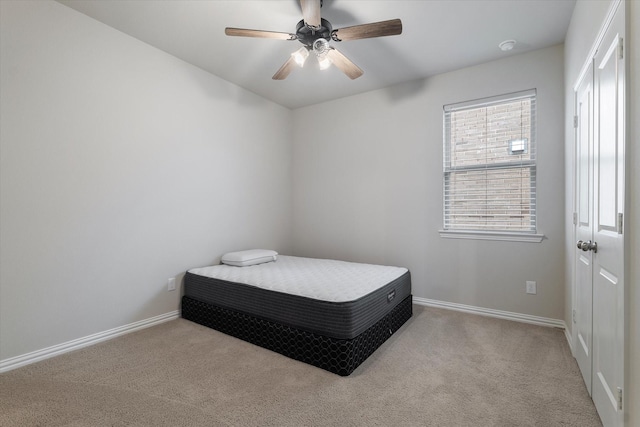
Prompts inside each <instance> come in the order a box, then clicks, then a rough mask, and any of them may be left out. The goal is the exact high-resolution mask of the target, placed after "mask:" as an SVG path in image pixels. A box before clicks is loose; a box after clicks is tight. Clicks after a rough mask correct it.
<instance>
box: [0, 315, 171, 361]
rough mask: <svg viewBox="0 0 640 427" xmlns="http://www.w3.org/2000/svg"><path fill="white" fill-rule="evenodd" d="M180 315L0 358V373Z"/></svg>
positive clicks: (156, 318)
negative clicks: (7, 357)
mask: <svg viewBox="0 0 640 427" xmlns="http://www.w3.org/2000/svg"><path fill="white" fill-rule="evenodd" d="M178 317H180V312H179V311H178V310H176V311H171V312H169V313H165V314H161V315H159V316H155V317H150V318H148V319H144V320H140V321H138V322H134V323H130V324H128V325H124V326H120V327H118V328H113V329H109V330H108V331H104V332H98V333H97V334H93V335H89V336H86V337H83V338H78V339H75V340H72V341H67V342H65V343H62V344H57V345H54V346H51V347H47V348H43V349H42V350H36V351H32V352H31V353H27V354H23V355H21V356H16V357H11V358H9V359H4V360H0V373H2V372H6V371H10V370H12V369H16V368H19V367H21V366H25V365H29V364H31V363H35V362H39V361H40V360H44V359H49V358H50V357H54V356H58V355H61V354H64V353H68V352H70V351H74V350H78V349H81V348H83V347H88V346H90V345H93V344H97V343H99V342H101V341H106V340H110V339H112V338H115V337H118V336H120V335H124V334H128V333H131V332H135V331H138V330H140V329H144V328H148V327H150V326H155V325H159V324H160V323H164V322H168V321H169V320H174V319H177V318H178Z"/></svg>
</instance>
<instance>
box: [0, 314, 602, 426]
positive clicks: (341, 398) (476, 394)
mask: <svg viewBox="0 0 640 427" xmlns="http://www.w3.org/2000/svg"><path fill="white" fill-rule="evenodd" d="M0 425H1V426H398V427H399V426H545V427H546V426H580V427H588V426H599V425H601V424H600V421H599V419H598V416H597V414H596V412H595V409H594V406H593V404H592V403H591V400H590V398H589V396H588V394H587V391H586V389H585V387H584V384H583V382H582V379H581V377H580V373H579V371H578V368H577V365H576V362H575V360H574V359H573V358H572V356H571V353H570V351H569V348H568V346H567V343H566V341H565V338H564V334H563V332H562V331H561V330H558V329H553V328H545V327H539V326H533V325H526V324H521V323H515V322H510V321H505V320H498V319H491V318H485V317H479V316H473V315H468V314H462V313H457V312H453V311H447V310H439V309H432V308H423V307H419V306H414V317H413V318H412V319H411V320H409V322H408V323H407V324H406V325H404V326H403V327H402V328H401V329H400V330H399V331H398V332H397V333H396V334H395V335H394V336H393V337H391V338H390V339H389V341H387V342H386V343H385V344H383V345H382V347H380V348H379V349H378V350H377V351H376V352H375V353H374V354H373V355H372V356H371V357H370V358H369V359H368V360H367V361H365V362H364V363H363V364H362V365H361V366H360V367H359V368H358V369H357V370H356V371H355V372H354V373H353V374H351V376H349V377H339V376H337V375H334V374H331V373H329V372H326V371H323V370H321V369H318V368H315V367H312V366H309V365H306V364H303V363H301V362H296V361H294V360H291V359H289V358H286V357H284V356H281V355H279V354H276V353H273V352H271V351H268V350H264V349H262V348H259V347H256V346H253V345H251V344H248V343H245V342H243V341H240V340H237V339H235V338H232V337H229V336H226V335H224V334H221V333H219V332H217V331H214V330H212V329H208V328H205V327H203V326H200V325H197V324H194V323H191V322H189V321H186V320H183V319H179V320H174V321H171V322H167V323H165V324H162V325H159V326H155V327H152V328H149V329H145V330H142V331H139V332H136V333H133V334H129V335H126V336H122V337H119V338H116V339H114V340H111V341H108V342H104V343H101V344H98V345H95V346H92V347H89V348H85V349H82V350H78V351H76V352H73V353H69V354H66V355H63V356H59V357H57V358H53V359H49V360H46V361H43V362H40V363H37V364H33V365H30V366H27V367H24V368H20V369H17V370H14V371H10V372H7V373H5V374H2V375H0Z"/></svg>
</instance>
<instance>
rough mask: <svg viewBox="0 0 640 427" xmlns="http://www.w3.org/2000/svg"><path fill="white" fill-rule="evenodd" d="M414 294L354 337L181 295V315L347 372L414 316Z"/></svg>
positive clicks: (335, 371)
mask: <svg viewBox="0 0 640 427" xmlns="http://www.w3.org/2000/svg"><path fill="white" fill-rule="evenodd" d="M411 298H412V297H411V295H409V296H408V297H407V298H405V299H404V300H403V301H402V302H400V303H399V304H398V305H397V306H396V307H395V308H394V309H393V310H391V311H390V312H389V313H388V314H387V315H386V316H385V317H383V318H382V319H380V320H379V321H378V322H376V323H375V324H374V325H373V326H371V327H369V328H368V329H367V330H365V331H364V332H363V333H361V334H360V335H358V336H357V337H355V338H352V339H336V338H330V337H326V336H323V335H318V334H315V333H312V332H308V331H305V330H301V329H296V328H294V327H291V326H286V325H282V324H280V323H276V322H272V321H269V320H265V319H260V318H257V317H253V316H251V315H249V314H246V313H241V312H239V311H235V310H229V309H226V308H222V307H218V306H216V305H212V304H208V303H206V302H202V301H199V300H196V299H193V298H190V297H188V296H183V297H182V317H183V318H185V319H187V320H191V321H193V322H196V323H199V324H201V325H204V326H208V327H209V328H213V329H216V330H218V331H220V332H224V333H225V334H227V335H231V336H234V337H236V338H240V339H242V340H244V341H247V342H250V343H252V344H255V345H258V346H260V347H264V348H266V349H269V350H272V351H275V352H277V353H280V354H283V355H285V356H287V357H290V358H292V359H295V360H299V361H301V362H305V363H308V364H310V365H313V366H317V367H318V368H322V369H325V370H327V371H329V372H333V373H334V374H338V375H341V376H347V375H349V374H351V373H352V372H353V371H354V370H355V369H356V368H357V367H358V366H359V365H360V364H361V363H362V362H364V361H365V360H366V359H367V358H368V357H369V356H371V354H373V352H374V351H376V349H377V348H378V347H380V346H381V345H382V343H384V342H385V341H386V340H387V339H388V338H389V337H390V336H391V335H392V334H393V333H394V332H395V331H397V330H398V329H400V327H401V326H402V325H403V324H404V323H405V322H406V321H407V320H409V318H411V316H412V314H413V308H412V304H411V301H412V299H411Z"/></svg>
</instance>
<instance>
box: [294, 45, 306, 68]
mask: <svg viewBox="0 0 640 427" xmlns="http://www.w3.org/2000/svg"><path fill="white" fill-rule="evenodd" d="M291 56H292V57H293V60H294V61H296V64H298V65H299V66H300V67H302V66H303V65H304V61H306V60H307V57H308V56H309V51H308V50H307V48H306V47H301V48H300V49H298V50H296V51H295V52H293V53H292V54H291Z"/></svg>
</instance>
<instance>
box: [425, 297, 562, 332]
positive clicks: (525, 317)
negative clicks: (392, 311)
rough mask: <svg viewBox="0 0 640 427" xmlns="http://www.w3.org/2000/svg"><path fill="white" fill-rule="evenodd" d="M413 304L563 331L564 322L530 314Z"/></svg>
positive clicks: (430, 302) (427, 302) (437, 303)
mask: <svg viewBox="0 0 640 427" xmlns="http://www.w3.org/2000/svg"><path fill="white" fill-rule="evenodd" d="M413 303H414V304H418V305H424V306H427V307H436V308H444V309H447V310H455V311H461V312H464V313H470V314H477V315H480V316H488V317H495V318H498V319H506V320H513V321H515V322H523V323H531V324H534V325H541V326H549V327H552V328H562V329H565V331H566V328H565V326H566V325H565V323H564V320H560V319H551V318H548V317H540V316H532V315H530V314H522V313H514V312H511V311H502V310H494V309H491V308H484V307H475V306H473V305H465V304H457V303H453V302H446V301H438V300H433V299H427V298H420V297H415V296H414V297H413Z"/></svg>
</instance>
